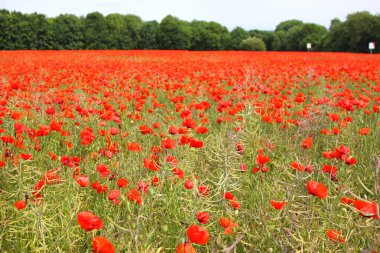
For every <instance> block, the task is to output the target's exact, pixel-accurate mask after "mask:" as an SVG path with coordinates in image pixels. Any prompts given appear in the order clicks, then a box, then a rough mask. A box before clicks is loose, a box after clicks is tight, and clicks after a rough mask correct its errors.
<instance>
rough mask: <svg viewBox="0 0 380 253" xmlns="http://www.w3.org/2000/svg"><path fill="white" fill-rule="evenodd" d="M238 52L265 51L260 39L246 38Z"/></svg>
mask: <svg viewBox="0 0 380 253" xmlns="http://www.w3.org/2000/svg"><path fill="white" fill-rule="evenodd" d="M239 49H240V50H246V51H266V50H267V49H266V47H265V43H264V41H263V40H262V39H261V38H257V37H248V38H246V39H243V40H242V41H241V43H240V46H239Z"/></svg>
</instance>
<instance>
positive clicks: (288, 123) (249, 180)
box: [0, 50, 380, 253]
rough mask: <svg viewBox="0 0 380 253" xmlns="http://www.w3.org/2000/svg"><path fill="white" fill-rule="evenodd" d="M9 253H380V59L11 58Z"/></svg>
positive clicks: (285, 55)
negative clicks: (361, 252)
mask: <svg viewBox="0 0 380 253" xmlns="http://www.w3.org/2000/svg"><path fill="white" fill-rule="evenodd" d="M0 90H1V91H0V252H101V253H112V252H181V253H190V252H191V253H194V252H360V251H363V252H380V223H379V201H380V177H379V170H380V56H379V55H366V54H345V53H295V52H266V53H259V52H187V51H111V50H110V51H8V52H5V51H4V52H0Z"/></svg>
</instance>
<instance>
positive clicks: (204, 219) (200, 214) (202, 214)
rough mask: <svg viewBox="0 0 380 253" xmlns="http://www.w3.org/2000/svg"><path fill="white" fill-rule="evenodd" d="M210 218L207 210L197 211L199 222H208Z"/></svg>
mask: <svg viewBox="0 0 380 253" xmlns="http://www.w3.org/2000/svg"><path fill="white" fill-rule="evenodd" d="M209 218H210V214H209V213H207V212H198V213H197V220H198V221H199V223H202V224H207V223H208V219H209Z"/></svg>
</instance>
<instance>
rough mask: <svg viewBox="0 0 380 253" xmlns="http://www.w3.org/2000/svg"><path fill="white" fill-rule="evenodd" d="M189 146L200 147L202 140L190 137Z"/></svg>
mask: <svg viewBox="0 0 380 253" xmlns="http://www.w3.org/2000/svg"><path fill="white" fill-rule="evenodd" d="M190 147H192V148H202V147H203V141H199V140H196V139H191V141H190Z"/></svg>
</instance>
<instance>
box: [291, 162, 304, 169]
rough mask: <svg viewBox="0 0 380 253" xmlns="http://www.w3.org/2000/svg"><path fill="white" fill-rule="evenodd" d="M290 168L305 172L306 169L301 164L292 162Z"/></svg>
mask: <svg viewBox="0 0 380 253" xmlns="http://www.w3.org/2000/svg"><path fill="white" fill-rule="evenodd" d="M290 166H291V167H292V168H293V169H296V170H298V171H305V167H304V166H303V165H302V164H301V163H299V162H292V164H290Z"/></svg>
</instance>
